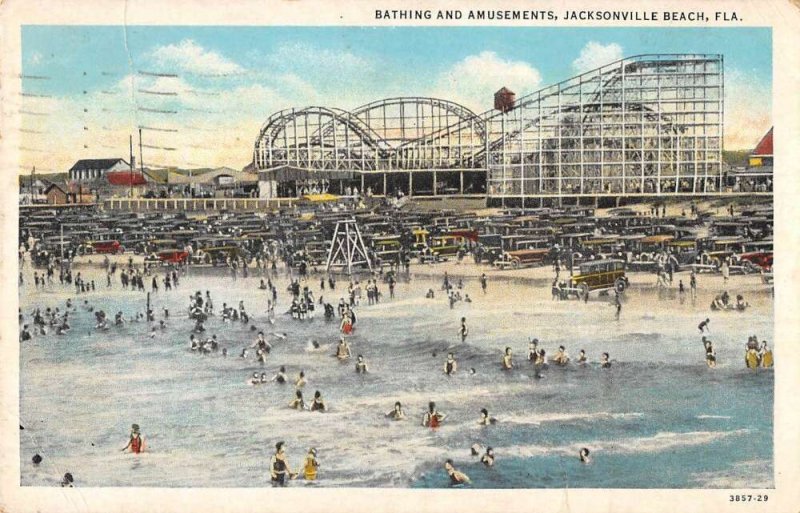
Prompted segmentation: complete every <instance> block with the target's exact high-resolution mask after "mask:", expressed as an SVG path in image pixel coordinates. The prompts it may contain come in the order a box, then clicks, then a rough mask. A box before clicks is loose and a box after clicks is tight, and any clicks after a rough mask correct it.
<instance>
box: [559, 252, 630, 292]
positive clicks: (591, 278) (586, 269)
mask: <svg viewBox="0 0 800 513" xmlns="http://www.w3.org/2000/svg"><path fill="white" fill-rule="evenodd" d="M626 288H628V277H627V276H625V262H623V261H622V260H593V261H589V262H584V263H582V264H580V265H579V266H578V273H577V274H575V275H573V276H572V277H571V278H570V281H569V287H568V291H569V292H570V293H574V294H577V295H578V297H580V298H585V297H587V296H588V295H589V292H591V291H595V290H601V291H602V290H608V289H614V290H616V291H617V292H624V291H625V289H626Z"/></svg>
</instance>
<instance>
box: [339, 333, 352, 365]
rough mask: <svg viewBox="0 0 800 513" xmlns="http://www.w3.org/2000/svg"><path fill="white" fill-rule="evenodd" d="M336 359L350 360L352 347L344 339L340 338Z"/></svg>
mask: <svg viewBox="0 0 800 513" xmlns="http://www.w3.org/2000/svg"><path fill="white" fill-rule="evenodd" d="M336 358H338V359H340V360H346V359H348V358H350V346H349V345H348V344H347V341H346V340H345V339H344V337H341V338H339V345H338V346H336Z"/></svg>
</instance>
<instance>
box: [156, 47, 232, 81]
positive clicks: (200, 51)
mask: <svg viewBox="0 0 800 513" xmlns="http://www.w3.org/2000/svg"><path fill="white" fill-rule="evenodd" d="M151 56H152V58H153V60H154V61H155V63H156V64H157V65H158V66H159V67H160V68H169V67H176V68H177V70H178V71H183V72H188V73H196V74H200V75H203V74H208V75H217V74H237V73H242V72H244V69H243V68H242V67H241V66H239V65H238V64H236V63H235V62H233V61H231V60H228V59H226V58H225V57H223V56H222V55H220V54H218V53H217V52H215V51H213V50H206V49H205V48H203V47H202V46H200V45H199V44H197V43H196V42H195V41H193V40H191V39H184V40H183V41H181V42H180V43H178V44H171V45H165V46H159V47H158V48H156V49H155V50H153V51H152V53H151Z"/></svg>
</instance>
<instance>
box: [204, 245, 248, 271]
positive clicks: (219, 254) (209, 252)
mask: <svg viewBox="0 0 800 513" xmlns="http://www.w3.org/2000/svg"><path fill="white" fill-rule="evenodd" d="M228 258H230V259H232V260H238V259H239V258H242V259H245V260H249V259H250V252H249V251H247V250H246V249H244V248H241V247H239V246H236V245H225V246H207V247H204V248H201V249H199V250H197V251H196V252H195V253H194V255H193V256H192V261H193V263H198V264H211V265H213V266H215V267H216V266H218V265H224V264H225V263H226V261H227V259H228Z"/></svg>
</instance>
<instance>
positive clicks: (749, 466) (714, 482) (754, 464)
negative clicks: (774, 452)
mask: <svg viewBox="0 0 800 513" xmlns="http://www.w3.org/2000/svg"><path fill="white" fill-rule="evenodd" d="M764 457H765V458H766V459H764V460H748V461H742V462H739V463H736V464H735V465H733V466H731V467H729V468H726V469H723V470H716V471H711V472H698V473H696V474H693V475H692V481H693V482H695V483H697V485H698V486H699V487H700V488H746V489H753V488H774V486H775V482H774V478H773V470H772V465H771V464H770V462H769V458H771V455H764Z"/></svg>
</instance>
